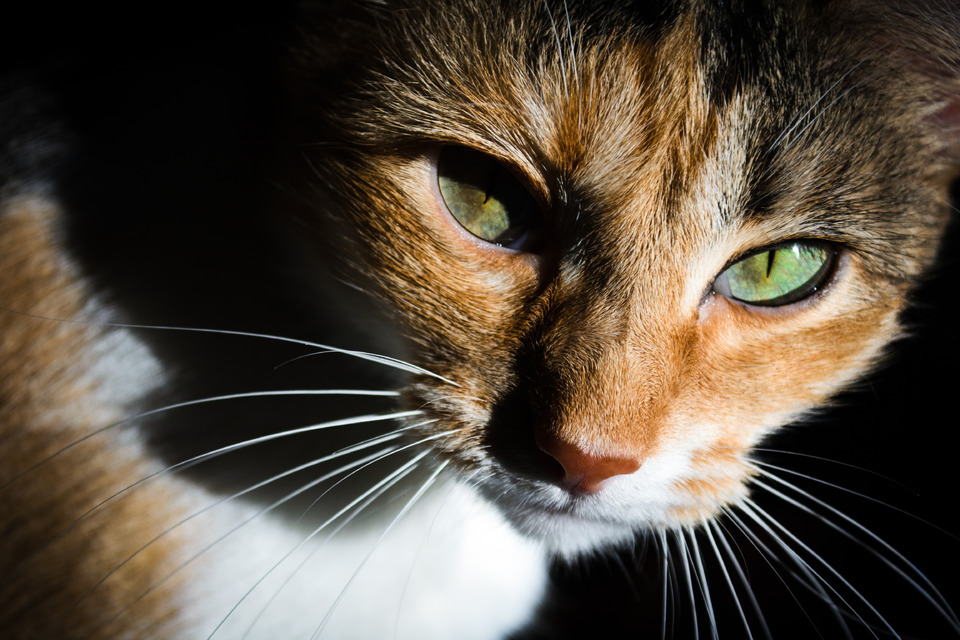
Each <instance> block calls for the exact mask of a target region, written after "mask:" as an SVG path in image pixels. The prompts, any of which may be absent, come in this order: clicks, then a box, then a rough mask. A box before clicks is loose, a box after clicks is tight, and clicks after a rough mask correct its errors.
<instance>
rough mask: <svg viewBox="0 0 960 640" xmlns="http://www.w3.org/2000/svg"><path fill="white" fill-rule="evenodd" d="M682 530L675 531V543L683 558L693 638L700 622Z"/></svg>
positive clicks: (697, 631)
mask: <svg viewBox="0 0 960 640" xmlns="http://www.w3.org/2000/svg"><path fill="white" fill-rule="evenodd" d="M683 533H684V532H683V530H680V531H677V532H676V536H675V537H676V540H677V544H678V546H679V547H680V551H679V553H680V559H681V560H683V577H684V578H685V579H686V582H687V596H688V597H689V598H690V620H691V622H692V623H693V635H694V638H697V639H698V640H699V638H700V623H699V622H698V621H697V598H696V596H695V594H694V592H693V576H692V575H691V570H690V556H689V554H688V552H687V541H686V539H685V538H684V535H683Z"/></svg>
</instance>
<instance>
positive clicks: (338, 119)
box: [291, 2, 960, 553]
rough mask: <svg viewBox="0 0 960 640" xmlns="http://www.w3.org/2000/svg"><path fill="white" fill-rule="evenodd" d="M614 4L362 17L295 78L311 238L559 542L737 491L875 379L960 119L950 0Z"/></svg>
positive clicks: (440, 405) (424, 401) (416, 385)
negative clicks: (845, 397)
mask: <svg viewBox="0 0 960 640" xmlns="http://www.w3.org/2000/svg"><path fill="white" fill-rule="evenodd" d="M585 4H586V6H582V7H581V6H576V5H575V4H574V3H563V4H561V3H551V2H529V3H523V6H519V7H518V6H514V5H513V4H511V5H510V11H507V10H506V8H505V7H499V6H498V5H497V4H496V3H493V4H491V3H486V2H484V3H450V4H449V5H448V4H447V3H437V4H436V6H434V5H431V4H429V3H410V6H407V5H406V4H403V3H401V4H400V5H396V6H394V5H392V4H391V3H387V5H389V6H383V5H379V4H371V5H370V6H365V7H357V8H354V9H352V10H351V12H348V15H346V16H344V15H340V16H338V19H339V20H343V21H347V22H349V29H347V28H346V27H345V26H344V23H343V22H338V20H324V19H323V16H319V17H318V19H317V20H315V23H316V24H317V25H320V26H319V27H318V28H319V33H318V32H316V31H315V32H314V33H313V36H312V37H311V38H306V39H305V43H304V45H303V46H304V50H306V51H310V52H311V55H309V56H308V55H304V56H302V58H301V59H300V60H299V61H298V63H297V64H295V65H293V67H294V69H293V71H292V73H291V78H292V81H293V84H294V86H296V87H297V93H298V95H300V96H301V97H302V96H308V97H310V96H312V97H313V98H315V99H313V100H310V99H308V100H306V101H304V104H305V108H304V109H303V110H299V111H296V112H293V113H292V114H291V119H292V121H293V122H294V123H295V124H294V127H293V128H294V130H295V135H296V136H297V141H298V142H299V143H301V145H302V146H300V147H299V148H298V152H302V155H300V156H298V158H297V159H296V162H298V163H299V165H300V167H301V169H302V170H301V171H300V172H299V173H297V172H294V173H295V174H297V175H299V184H298V185H297V186H296V191H297V193H298V194H299V195H300V198H299V201H298V202H299V204H298V205H297V211H296V215H297V216H298V218H299V219H300V220H301V221H302V222H304V223H305V224H306V226H307V228H308V229H310V230H311V233H310V239H309V246H310V247H312V249H311V250H312V251H314V252H315V253H316V254H317V255H319V256H322V257H324V259H327V264H326V266H327V267H328V268H329V269H331V270H332V271H333V272H335V273H336V277H337V278H339V279H341V280H343V281H346V282H348V283H349V284H350V285H351V287H352V289H353V290H354V291H360V292H362V295H363V296H366V297H369V298H371V299H373V300H375V301H376V302H377V305H378V306H379V307H380V308H382V309H385V310H386V311H385V312H384V314H385V316H386V322H384V323H382V324H383V329H382V330H386V331H391V332H393V333H394V334H395V335H396V336H397V340H398V341H399V342H400V343H401V344H402V345H403V352H402V355H403V356H404V357H405V358H407V359H409V360H411V361H412V362H414V363H415V364H416V365H418V366H420V367H423V368H424V369H426V370H428V371H430V372H431V373H432V374H433V375H420V376H414V377H412V379H410V380H409V381H408V382H407V384H406V386H405V388H404V398H405V402H406V404H408V405H409V406H410V407H412V408H416V409H421V410H422V411H423V412H425V414H426V415H427V416H428V417H429V420H428V421H427V423H426V424H424V425H423V426H420V427H419V428H418V429H419V431H418V433H419V434H420V436H421V437H428V438H431V446H433V447H434V448H435V450H436V452H437V454H438V455H439V456H440V457H441V458H445V459H448V460H450V461H451V462H452V464H453V465H454V466H456V467H458V468H460V469H461V470H462V471H463V472H464V474H465V475H466V476H467V477H468V478H469V479H470V481H471V482H472V483H474V484H475V485H476V487H477V488H478V489H479V491H480V492H481V493H483V494H484V495H486V496H487V497H488V498H489V499H490V500H491V501H493V502H494V503H495V504H497V505H499V506H500V507H501V510H502V511H503V513H504V514H505V515H506V516H507V518H508V519H510V520H511V521H512V522H513V523H514V524H515V525H516V526H517V527H518V528H519V529H520V530H521V531H523V532H525V533H528V534H530V535H531V536H534V537H536V538H538V539H540V540H543V541H544V542H545V543H546V545H547V546H548V547H549V548H551V549H553V550H555V551H558V552H561V553H575V552H580V551H585V550H589V549H593V548H596V547H597V546H599V545H601V544H607V543H610V542H614V541H618V540H624V539H627V538H629V537H630V536H632V535H633V534H634V533H635V532H636V531H637V530H640V529H645V528H655V527H664V526H668V527H670V526H683V525H688V524H694V523H697V522H699V521H701V520H703V519H707V518H710V517H713V516H715V515H716V514H718V513H720V512H722V511H723V510H725V509H728V508H730V507H732V506H735V505H737V504H739V503H740V502H741V501H742V500H743V499H744V498H745V496H746V495H747V492H748V486H749V481H750V478H751V476H752V475H753V473H754V467H753V465H752V464H751V462H750V452H751V449H752V448H753V447H755V446H756V445H757V444H758V443H759V442H760V441H761V440H762V439H763V438H764V437H766V436H767V435H768V434H770V433H772V432H773V431H774V430H776V429H777V428H779V427H781V426H783V425H785V424H787V423H790V422H792V421H794V420H796V419H798V418H799V417H801V416H803V415H804V414H807V413H808V412H810V411H812V410H814V409H815V408H817V407H819V406H821V405H823V404H824V403H825V402H827V401H828V400H829V398H830V397H831V396H833V395H834V394H835V393H836V392H837V391H838V390H839V389H841V388H843V387H844V386H846V385H848V384H849V383H850V382H851V381H853V380H855V379H856V378H858V377H859V376H861V375H862V374H863V373H864V372H865V371H867V370H869V369H870V368H871V367H872V366H873V365H874V364H875V363H876V362H877V361H878V358H880V357H881V356H882V354H883V353H884V350H885V347H886V346H887V345H888V344H889V343H890V342H891V341H892V340H894V339H895V338H896V337H897V336H898V335H899V334H900V332H901V328H900V325H899V322H898V314H899V312H900V311H901V310H902V308H903V307H904V306H905V304H906V303H907V300H908V296H909V292H910V289H911V287H912V285H913V284H915V283H916V281H917V279H918V277H920V276H921V274H923V273H924V272H925V270H927V269H928V268H929V267H930V265H931V263H932V261H933V259H934V257H935V253H936V247H937V242H938V238H939V237H940V235H941V233H942V231H943V228H944V226H945V224H946V219H947V210H948V203H947V189H948V185H949V183H950V181H951V179H952V178H953V176H954V173H955V168H956V161H957V151H958V145H957V144H956V140H954V137H955V135H956V132H955V130H954V127H953V124H955V123H954V121H955V120H956V118H957V113H958V112H960V109H958V108H957V104H958V102H957V96H958V95H960V93H958V91H957V89H958V84H957V81H958V77H957V71H958V70H960V53H958V44H957V43H958V42H960V40H958V39H957V37H956V35H957V34H956V32H957V29H956V22H957V19H956V17H954V18H953V22H950V21H949V19H942V20H941V19H939V18H935V17H931V15H932V14H931V11H932V9H931V8H930V7H920V6H900V7H899V8H898V9H897V11H896V12H895V11H894V10H893V9H892V8H887V7H882V6H879V5H877V4H875V3H856V4H854V3H849V4H847V5H835V6H830V7H814V6H813V5H811V6H803V5H802V4H801V3H769V6H767V5H766V3H746V4H747V5H750V6H742V5H741V4H740V3H717V4H714V3H702V4H703V5H709V6H702V5H701V3H689V4H683V3H662V5H661V4H658V5H656V6H651V5H649V4H648V3H637V6H631V5H629V4H627V5H618V6H617V7H610V8H607V9H606V10H605V11H603V12H602V13H601V12H600V11H595V9H596V7H595V5H594V4H592V3H585ZM814 4H816V3H814ZM754 5H756V6H754ZM387 25H389V26H387ZM348 32H349V33H352V34H357V33H360V34H365V35H363V36H361V37H354V38H353V39H351V40H350V41H346V39H345V38H344V36H342V35H341V34H342V33H348ZM318 53H319V55H318ZM306 60H309V61H310V62H305V61H306ZM318 60H320V61H323V62H317V61H318ZM334 256H337V257H334ZM387 327H388V328H387Z"/></svg>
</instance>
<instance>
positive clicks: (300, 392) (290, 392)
mask: <svg viewBox="0 0 960 640" xmlns="http://www.w3.org/2000/svg"><path fill="white" fill-rule="evenodd" d="M334 395H337V396H369V397H385V398H395V397H397V396H399V395H400V394H399V393H398V392H397V391H380V390H368V389H277V390H272V391H249V392H245V393H228V394H224V395H218V396H209V397H206V398H197V399H194V400H185V401H183V402H175V403H173V404H168V405H165V406H163V407H158V408H156V409H150V410H148V411H143V412H141V413H138V414H136V415H133V416H130V417H127V418H124V419H123V420H119V421H117V422H114V423H112V424H108V425H107V426H105V427H100V428H99V429H97V430H96V431H92V432H90V433H88V434H87V435H85V436H82V437H80V438H78V439H77V440H74V441H73V442H71V443H70V444H68V445H66V446H65V447H63V448H61V449H59V450H57V451H56V452H54V453H52V454H50V455H49V456H47V457H46V458H44V459H43V460H41V461H39V462H37V463H36V464H34V465H32V466H30V467H29V468H27V469H26V470H24V471H21V472H20V473H18V474H17V475H15V476H14V477H13V478H11V479H10V480H8V481H7V482H5V483H4V484H2V485H0V490H2V489H6V488H7V487H8V486H9V485H10V484H12V483H14V482H16V481H17V480H18V479H20V478H21V477H23V476H25V475H27V474H28V473H30V472H32V471H35V470H36V469H37V468H38V467H40V466H42V465H45V464H47V463H48V462H50V461H51V460H53V459H54V458H56V457H57V456H60V455H61V454H63V453H65V452H67V451H69V450H70V449H73V448H74V447H76V446H77V445H80V444H82V443H84V442H86V441H87V440H89V439H91V438H93V437H95V436H98V435H100V434H102V433H105V432H107V431H110V430H112V429H116V428H118V427H121V426H123V425H126V424H130V423H132V422H135V421H137V420H142V419H143V418H148V417H150V416H154V415H157V414H160V413H164V412H167V411H174V410H176V409H182V408H184V407H194V406H197V405H203V404H209V403H212V402H225V401H229V400H240V399H245V398H273V397H280V396H334Z"/></svg>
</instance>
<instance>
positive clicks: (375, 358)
mask: <svg viewBox="0 0 960 640" xmlns="http://www.w3.org/2000/svg"><path fill="white" fill-rule="evenodd" d="M0 311H6V312H9V313H13V314H16V315H19V316H24V317H27V318H34V319H36V320H46V321H49V322H60V323H65V324H75V325H81V326H88V327H102V328H107V329H139V330H148V331H183V332H189V333H210V334H215V335H222V336H238V337H242V338H257V339H260V340H272V341H275V342H285V343H288V344H298V345H301V346H305V347H313V348H315V349H322V350H325V351H330V352H332V353H339V354H342V355H346V356H351V357H354V358H359V359H360V360H367V361H369V362H374V363H376V364H382V365H384V366H387V367H391V368H394V369H399V370H401V371H406V372H407V373H414V374H419V375H425V376H430V377H431V378H436V379H438V380H442V381H443V382H446V383H448V384H451V385H453V386H455V387H459V386H460V385H458V384H457V383H456V382H454V381H452V380H448V379H447V378H444V377H443V376H441V375H438V374H436V373H433V372H432V371H429V370H427V369H424V368H422V367H418V366H416V365H414V364H411V363H409V362H404V361H403V360H400V359H398V358H391V357H390V356H383V355H379V354H375V353H368V352H366V351H355V350H352V349H341V348H339V347H334V346H331V345H326V344H322V343H319V342H312V341H310V340H303V339H302V338H289V337H286V336H278V335H273V334H269V333H258V332H255V331H236V330H232V329H209V328H206V327H176V326H167V325H155V324H132V323H121V322H96V321H93V320H76V319H72V318H51V317H47V316H41V315H37V314H33V313H25V312H23V311H16V310H15V309H9V308H7V307H0Z"/></svg>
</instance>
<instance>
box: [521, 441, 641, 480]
mask: <svg viewBox="0 0 960 640" xmlns="http://www.w3.org/2000/svg"><path fill="white" fill-rule="evenodd" d="M537 445H539V447H540V449H541V450H542V451H543V452H544V453H546V454H548V455H549V456H550V457H551V458H553V459H554V460H556V461H557V462H559V463H560V466H562V467H563V472H564V477H563V483H562V484H563V488H564V489H566V490H567V491H569V492H570V493H596V492H597V491H599V490H600V485H601V484H602V483H603V481H604V480H606V479H607V478H610V477H613V476H620V475H625V474H628V473H633V472H634V471H636V470H637V469H639V468H640V461H639V460H636V459H635V458H614V457H610V456H595V455H591V454H589V453H586V452H585V451H583V450H582V449H580V447H578V446H576V445H574V444H570V443H569V442H565V441H563V440H561V439H559V438H557V437H556V436H554V435H552V434H550V433H546V432H543V431H541V432H539V433H537Z"/></svg>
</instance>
